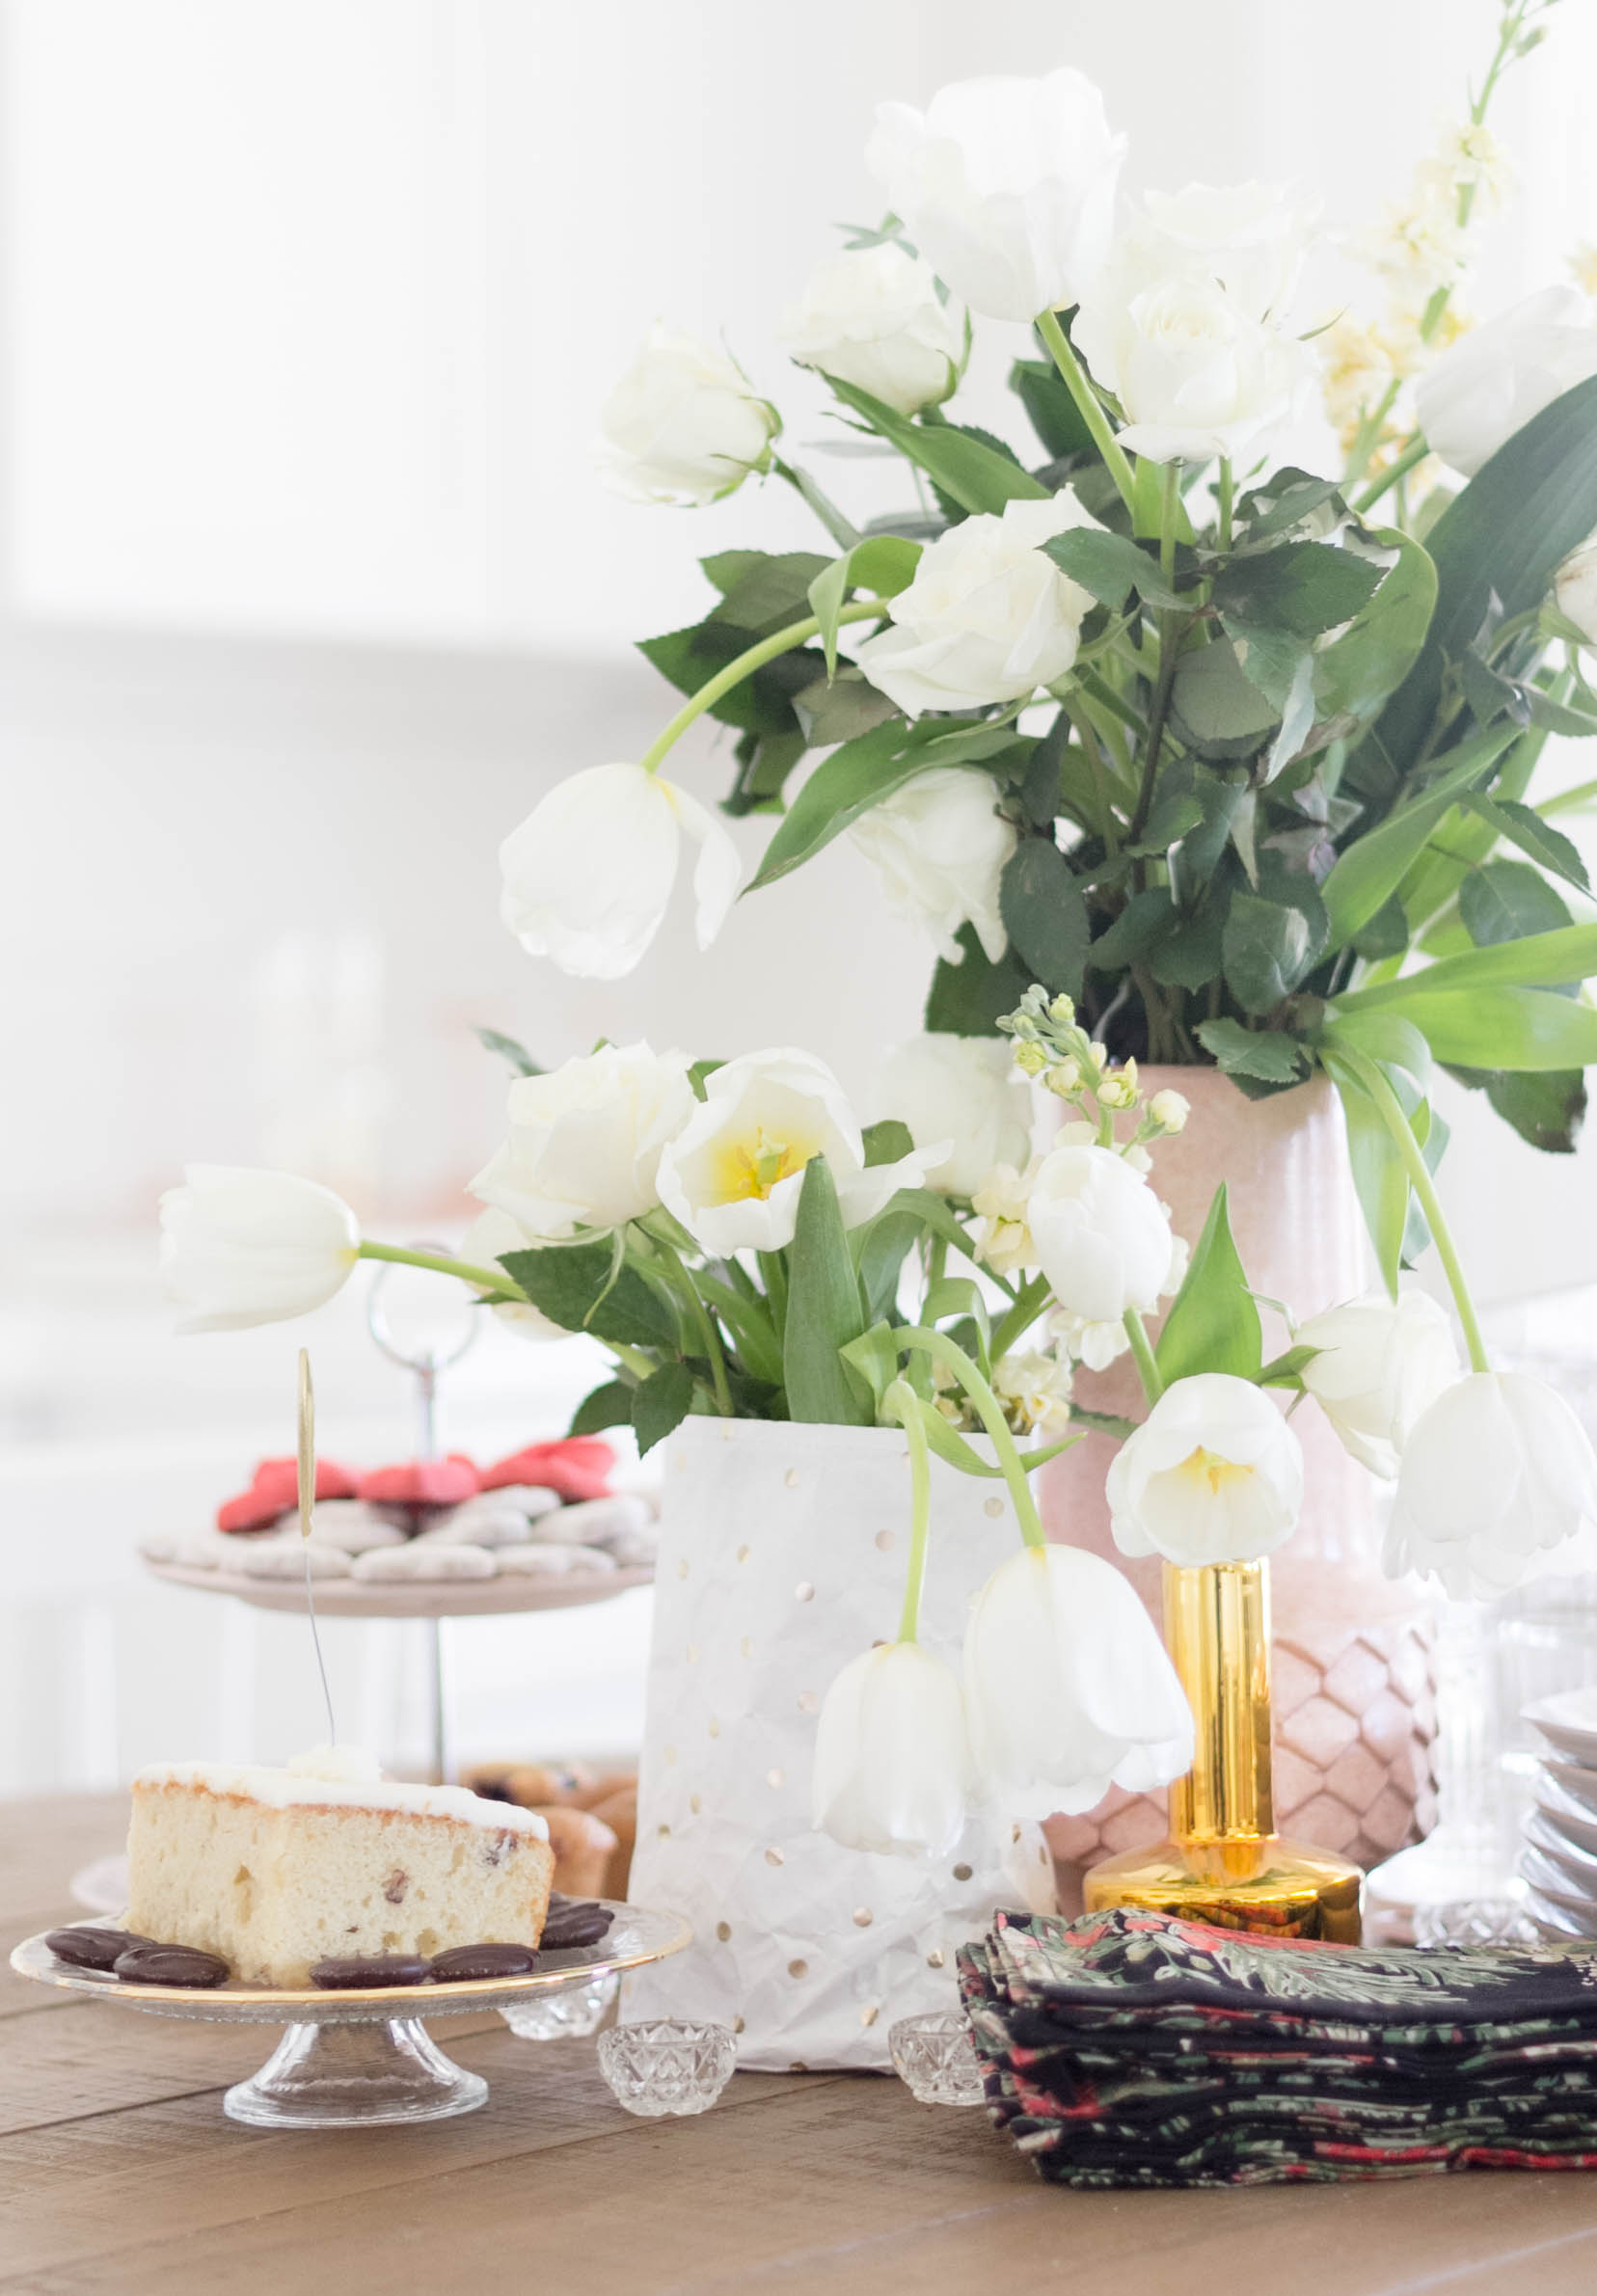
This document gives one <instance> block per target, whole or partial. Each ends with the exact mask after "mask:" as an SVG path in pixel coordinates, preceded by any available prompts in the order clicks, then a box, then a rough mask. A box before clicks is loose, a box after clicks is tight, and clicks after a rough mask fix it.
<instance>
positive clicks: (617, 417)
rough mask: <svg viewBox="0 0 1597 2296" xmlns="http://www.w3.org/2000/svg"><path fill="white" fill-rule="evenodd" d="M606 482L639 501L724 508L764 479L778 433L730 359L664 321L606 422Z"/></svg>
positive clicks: (614, 395)
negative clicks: (756, 476) (754, 474)
mask: <svg viewBox="0 0 1597 2296" xmlns="http://www.w3.org/2000/svg"><path fill="white" fill-rule="evenodd" d="M600 428H601V431H602V434H603V436H602V438H601V441H600V448H599V467H600V470H601V472H602V473H603V475H604V478H605V483H606V484H607V485H608V486H609V488H610V489H611V490H612V491H613V492H614V493H616V494H618V495H625V496H626V497H627V499H628V500H629V501H633V502H668V503H679V504H683V505H692V504H702V503H705V502H715V501H718V500H719V499H720V497H721V496H722V495H729V494H731V492H732V491H733V489H734V487H738V486H741V485H742V484H743V482H744V479H745V478H746V477H747V475H748V473H749V472H750V471H763V470H764V469H765V468H766V466H767V464H768V462H769V460H770V453H771V440H772V439H773V438H774V437H775V435H776V433H777V431H778V430H780V428H781V423H780V421H779V420H778V419H777V414H776V410H775V408H774V407H773V406H771V403H770V401H769V400H767V399H763V398H761V397H759V396H758V395H757V394H756V393H755V392H753V391H752V390H751V389H750V388H749V384H748V380H747V377H746V376H745V375H744V373H743V372H742V371H741V369H740V368H738V367H737V366H735V365H733V363H732V361H731V360H730V359H729V358H728V357H727V356H726V353H725V352H724V351H717V350H716V349H714V348H713V347H712V346H711V345H710V344H709V343H702V342H698V341H696V340H695V339H694V338H693V337H692V336H690V335H679V334H678V333H677V331H676V330H675V329H674V328H671V327H666V326H663V325H662V324H661V323H660V322H659V321H658V320H657V321H656V323H655V325H654V326H653V327H652V328H651V329H650V330H649V334H648V338H647V339H646V341H645V342H644V345H643V348H642V350H641V351H639V353H638V355H637V358H636V362H635V363H634V365H632V367H631V368H630V369H629V370H628V372H627V373H626V374H625V375H624V376H623V377H622V379H621V381H620V382H619V383H617V385H616V386H615V389H614V390H613V391H612V392H610V394H609V398H607V399H606V401H605V404H604V410H603V412H602V414H601V416H600Z"/></svg>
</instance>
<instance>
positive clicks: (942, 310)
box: [782, 240, 964, 415]
mask: <svg viewBox="0 0 1597 2296" xmlns="http://www.w3.org/2000/svg"><path fill="white" fill-rule="evenodd" d="M782 340H783V341H784V342H785V343H786V344H787V347H788V349H789V350H790V351H791V352H792V354H793V356H794V358H795V359H796V360H797V361H798V365H800V366H814V367H819V368H820V369H821V370H822V372H823V373H825V374H828V375H835V376H836V377H837V379H838V381H839V382H842V383H853V384H854V385H855V386H856V388H857V389H859V390H861V391H868V392H870V393H871V395H872V397H873V398H880V400H881V402H882V404H883V405H884V406H889V407H893V408H895V409H896V410H897V412H898V413H899V414H901V415H918V414H919V413H920V411H921V409H922V408H923V407H934V406H940V405H941V403H942V401H943V400H944V399H945V398H947V397H948V396H949V395H950V394H951V393H952V392H953V390H954V387H955V385H956V384H957V383H958V381H959V379H960V365H961V360H962V359H963V357H964V330H963V328H962V327H961V326H959V325H957V324H956V322H955V319H954V317H953V314H952V313H951V312H950V311H949V310H948V308H947V306H946V305H945V304H944V303H943V301H942V299H941V298H940V296H939V295H938V293H937V282H936V276H935V274H934V271H933V269H932V266H931V264H930V263H928V262H925V261H923V260H922V259H921V258H920V257H917V256H912V255H909V254H908V253H907V251H906V250H905V249H904V248H902V247H899V246H897V245H896V244H895V243H894V242H893V241H891V240H886V241H884V242H883V243H882V245H881V246H880V247H856V248H851V249H849V250H848V251H847V252H846V253H844V254H843V255H839V256H833V257H831V259H830V261H829V262H826V263H823V264H822V265H821V267H820V268H819V270H817V271H816V272H815V273H814V274H813V276H812V277H811V279H810V282H809V284H808V286H806V288H805V289H804V292H803V295H802V296H801V297H800V299H799V300H798V302H797V303H796V304H794V305H793V307H792V308H791V309H790V310H789V311H788V312H787V314H786V316H785V318H784V319H783V321H782Z"/></svg>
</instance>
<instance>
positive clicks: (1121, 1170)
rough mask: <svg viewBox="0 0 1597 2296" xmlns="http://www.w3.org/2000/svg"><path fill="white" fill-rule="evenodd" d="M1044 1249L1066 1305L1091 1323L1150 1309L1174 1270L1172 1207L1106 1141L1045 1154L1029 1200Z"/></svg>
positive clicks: (1044, 1261) (1040, 1252)
mask: <svg viewBox="0 0 1597 2296" xmlns="http://www.w3.org/2000/svg"><path fill="white" fill-rule="evenodd" d="M1027 1218H1028V1221H1029V1223H1030V1227H1031V1232H1032V1237H1033V1241H1034V1242H1035V1244H1036V1248H1037V1256H1038V1260H1039V1263H1040V1264H1041V1266H1042V1273H1043V1274H1044V1275H1045V1276H1046V1277H1047V1279H1048V1282H1049V1283H1050V1285H1051V1286H1052V1288H1053V1294H1054V1297H1055V1299H1056V1300H1057V1301H1058V1303H1059V1305H1060V1307H1061V1308H1063V1309H1065V1310H1068V1311H1069V1313H1070V1314H1072V1315H1079V1316H1082V1317H1083V1318H1084V1319H1085V1320H1086V1321H1087V1322H1088V1323H1118V1322H1119V1321H1120V1320H1121V1318H1122V1317H1123V1315H1124V1313H1125V1311H1126V1310H1127V1309H1128V1308H1134V1309H1135V1310H1137V1311H1138V1313H1139V1314H1147V1313H1148V1312H1149V1311H1150V1310H1151V1309H1152V1308H1153V1307H1154V1306H1155V1305H1156V1304H1157V1301H1158V1298H1159V1294H1160V1292H1161V1291H1163V1289H1164V1288H1165V1284H1166V1282H1167V1281H1168V1279H1169V1275H1170V1264H1171V1256H1172V1251H1173V1248H1174V1239H1173V1237H1172V1235H1171V1232H1170V1215H1169V1213H1168V1212H1167V1211H1166V1210H1165V1208H1164V1205H1163V1204H1162V1203H1161V1202H1159V1200H1158V1198H1157V1197H1156V1196H1155V1195H1154V1193H1153V1191H1152V1189H1151V1188H1150V1186H1149V1184H1148V1182H1147V1180H1145V1179H1143V1178H1142V1177H1141V1176H1140V1175H1138V1174H1137V1173H1135V1172H1133V1171H1132V1170H1131V1169H1130V1167H1129V1166H1128V1165H1127V1163H1126V1161H1125V1159H1124V1157H1123V1156H1118V1155H1117V1154H1116V1153H1115V1151H1114V1149H1113V1148H1055V1149H1054V1151H1053V1153H1052V1154H1051V1155H1048V1156H1044V1157H1043V1159H1042V1163H1041V1164H1040V1165H1039V1167H1038V1170H1037V1176H1036V1178H1035V1179H1034V1180H1033V1182H1032V1189H1031V1196H1030V1200H1029V1202H1028V1204H1027Z"/></svg>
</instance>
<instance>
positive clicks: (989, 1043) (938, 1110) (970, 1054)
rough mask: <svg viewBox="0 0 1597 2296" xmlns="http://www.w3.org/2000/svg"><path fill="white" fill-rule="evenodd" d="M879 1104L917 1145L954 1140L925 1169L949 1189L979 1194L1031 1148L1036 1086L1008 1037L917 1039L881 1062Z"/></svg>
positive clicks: (931, 1183) (934, 1183)
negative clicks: (1017, 1060)
mask: <svg viewBox="0 0 1597 2296" xmlns="http://www.w3.org/2000/svg"><path fill="white" fill-rule="evenodd" d="M875 1106H876V1113H877V1114H878V1116H881V1117H897V1118H898V1120H899V1121H900V1122H901V1123H904V1124H907V1125H908V1127H909V1137H910V1139H911V1140H912V1141H913V1142H914V1144H915V1146H916V1148H921V1149H930V1148H934V1147H935V1146H937V1145H938V1144H940V1143H943V1142H946V1143H947V1144H948V1152H947V1154H946V1155H943V1156H940V1157H939V1158H938V1160H937V1161H936V1163H935V1164H929V1165H928V1166H927V1168H926V1184H927V1186H928V1187H929V1188H940V1189H941V1190H942V1191H943V1192H944V1194H945V1195H949V1196H974V1195H975V1193H976V1191H977V1189H978V1188H979V1187H980V1186H981V1185H982V1183H983V1181H984V1180H985V1179H986V1178H987V1177H988V1174H989V1173H990V1172H991V1171H992V1170H993V1169H994V1167H995V1166H997V1165H1000V1164H1009V1165H1018V1164H1023V1163H1024V1162H1025V1159H1026V1155H1027V1151H1028V1149H1029V1148H1030V1147H1031V1127H1032V1096H1031V1091H1030V1088H1029V1087H1028V1085H1027V1084H1026V1082H1025V1079H1024V1078H1023V1077H1022V1076H1021V1074H1020V1071H1019V1070H1018V1069H1017V1068H1016V1067H1015V1054H1014V1049H1013V1047H1012V1046H1011V1044H1010V1042H1009V1040H1008V1039H1007V1038H1004V1037H949V1036H940V1035H938V1036H926V1037H911V1038H910V1040H909V1041H908V1042H907V1044H900V1045H899V1046H898V1047H897V1048H896V1050H894V1051H892V1052H890V1053H889V1054H888V1056H887V1058H886V1060H885V1061H884V1062H883V1063H882V1066H881V1072H880V1075H879V1076H878V1078H877V1085H876V1099H875Z"/></svg>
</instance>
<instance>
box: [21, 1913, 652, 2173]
mask: <svg viewBox="0 0 1597 2296" xmlns="http://www.w3.org/2000/svg"><path fill="white" fill-rule="evenodd" d="M610 1911H611V1912H612V1913H613V1914H614V1916H615V1920H614V1923H613V1925H612V1926H611V1929H610V1931H609V1935H608V1936H607V1937H605V1938H604V1939H603V1941H602V1942H601V1943H600V1944H598V1945H589V1946H574V1947H568V1948H567V1949H566V1950H565V1951H563V1952H558V1953H550V1954H548V1955H546V1956H542V1957H540V1959H539V1965H538V1967H537V1968H536V1969H535V1970H533V1971H532V1973H531V1975H530V1976H528V1977H492V1978H478V1979H474V1980H472V1981H470V1982H467V1983H456V1984H453V1985H377V1986H372V1987H371V1988H369V1989H368V1990H365V1991H361V1992H354V1991H350V1992H327V1991H323V1990H322V1989H321V1988H320V1987H319V1986H315V1985H311V1986H307V1987H305V1988H304V1989H303V1990H301V1989H298V1988H271V1987H267V1986H264V1985H216V1986H211V1987H202V1986H191V1985H124V1984H123V1983H122V1981H121V1980H120V1979H119V1978H116V1977H113V1976H111V1975H110V1973H109V1972H108V1971H102V1970H95V1969H74V1968H71V1967H69V1966H68V1964H67V1963H66V1962H64V1961H58V1960H57V1959H56V1957H55V1955H54V1954H53V1953H51V1951H50V1949H49V1947H48V1946H47V1945H46V1944H45V1942H44V1938H43V1936H42V1935H40V1936H37V1937H27V1938H24V1940H23V1942H22V1943H21V1944H20V1945H19V1946H17V1947H16V1948H15V1950H14V1952H13V1954H12V1957H11V1965H12V1967H13V1968H14V1970H15V1971H16V1973H17V1975H18V1976H19V1977H28V1978H32V1979H33V1980H34V1981H35V1982H36V1983H37V1984H39V1985H56V1986H59V1987H60V1988H61V1989H62V1990H64V1991H66V1992H70V1993H94V1994H97V1995H98V1996H99V1997H100V1999H102V2000H105V2001H114V2002H119V2003H121V2005H122V2007H123V2008H124V2009H141V2010H143V2011H145V2012H146V2013H147V2014H148V2015H150V2016H156V2017H197V2018H203V2019H204V2020H205V2021H206V2022H207V2023H210V2024H217V2025H284V2026H285V2027H286V2028H287V2030H286V2031H285V2032H284V2036H283V2039H281V2040H280V2041H279V2043H278V2045H277V2047H276V2048H275V2049H274V2050H273V2052H272V2054H271V2056H270V2057H268V2059H267V2060H266V2063H265V2064H264V2065H263V2066H261V2068H260V2070H259V2071H258V2072H257V2074H256V2075H255V2077H254V2079H253V2080H249V2081H240V2082H239V2083H238V2084H237V2086H236V2087H235V2088H232V2089H230V2090H229V2091H228V2093H227V2094H226V2095H225V2096H224V2098H223V2099H222V2110H223V2111H224V2112H225V2113H226V2114H227V2115H228V2117H229V2119H230V2120H242V2121H246V2122H248V2123H249V2124H250V2125H251V2126H252V2127H256V2128H372V2127H376V2126H379V2125H380V2124H382V2123H383V2122H386V2121H410V2120H449V2119H450V2118H451V2117H452V2116H453V2115H454V2114H456V2113H473V2112H475V2110H476V2109H477V2107H478V2106H479V2105H483V2104H486V2103H487V2101H488V2084H487V2082H486V2081H485V2080H484V2079H483V2078H482V2076H481V2074H480V2073H474V2072H468V2071H467V2070H466V2068H465V2067H464V2066H459V2065H455V2064H452V2063H451V2062H450V2060H449V2059H448V2058H447V2056H446V2055H445V2054H444V2052H443V2050H442V2049H441V2048H440V2047H439V2046H438V2044H437V2042H436V2041H435V2040H433V2039H432V2038H431V2036H430V2035H429V2033H428V2032H427V2026H428V2025H429V2024H430V2023H431V2022H432V2020H433V2019H434V2018H435V2017H460V2016H469V2015H472V2014H473V2013H474V2012H481V2011H483V2010H502V2009H508V2008H513V2007H514V2006H515V2005H516V2004H517V2003H519V2002H527V2001H535V2000H537V1999H538V1997H539V1995H540V1994H545V1993H552V1992H557V1991H558V1990H559V1989H560V1988H561V1987H562V1986H565V1985H572V1984H574V1983H578V1982H583V1981H586V1982H591V1981H592V1980H593V1979H595V1978H598V1977H604V1976H609V1974H611V1973H612V1972H613V1973H617V1974H619V1973H620V1972H622V1971H624V1970H628V1969H639V1968H641V1967H642V1966H643V1965H644V1963H645V1962H648V1961H663V1960H664V1959H665V1958H667V1956H668V1955H670V1954H675V1953H681V1951H682V1950H683V1948H684V1946H686V1945H689V1944H690V1943H691V1941H692V1934H693V1933H692V1931H691V1930H690V1928H689V1926H688V1924H687V1922H685V1921H684V1920H683V1918H682V1916H681V1915H680V1914H677V1913H655V1912H651V1911H649V1910H647V1909H646V1908H645V1907H643V1906H641V1905H616V1904H612V1905H611V1906H610Z"/></svg>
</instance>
